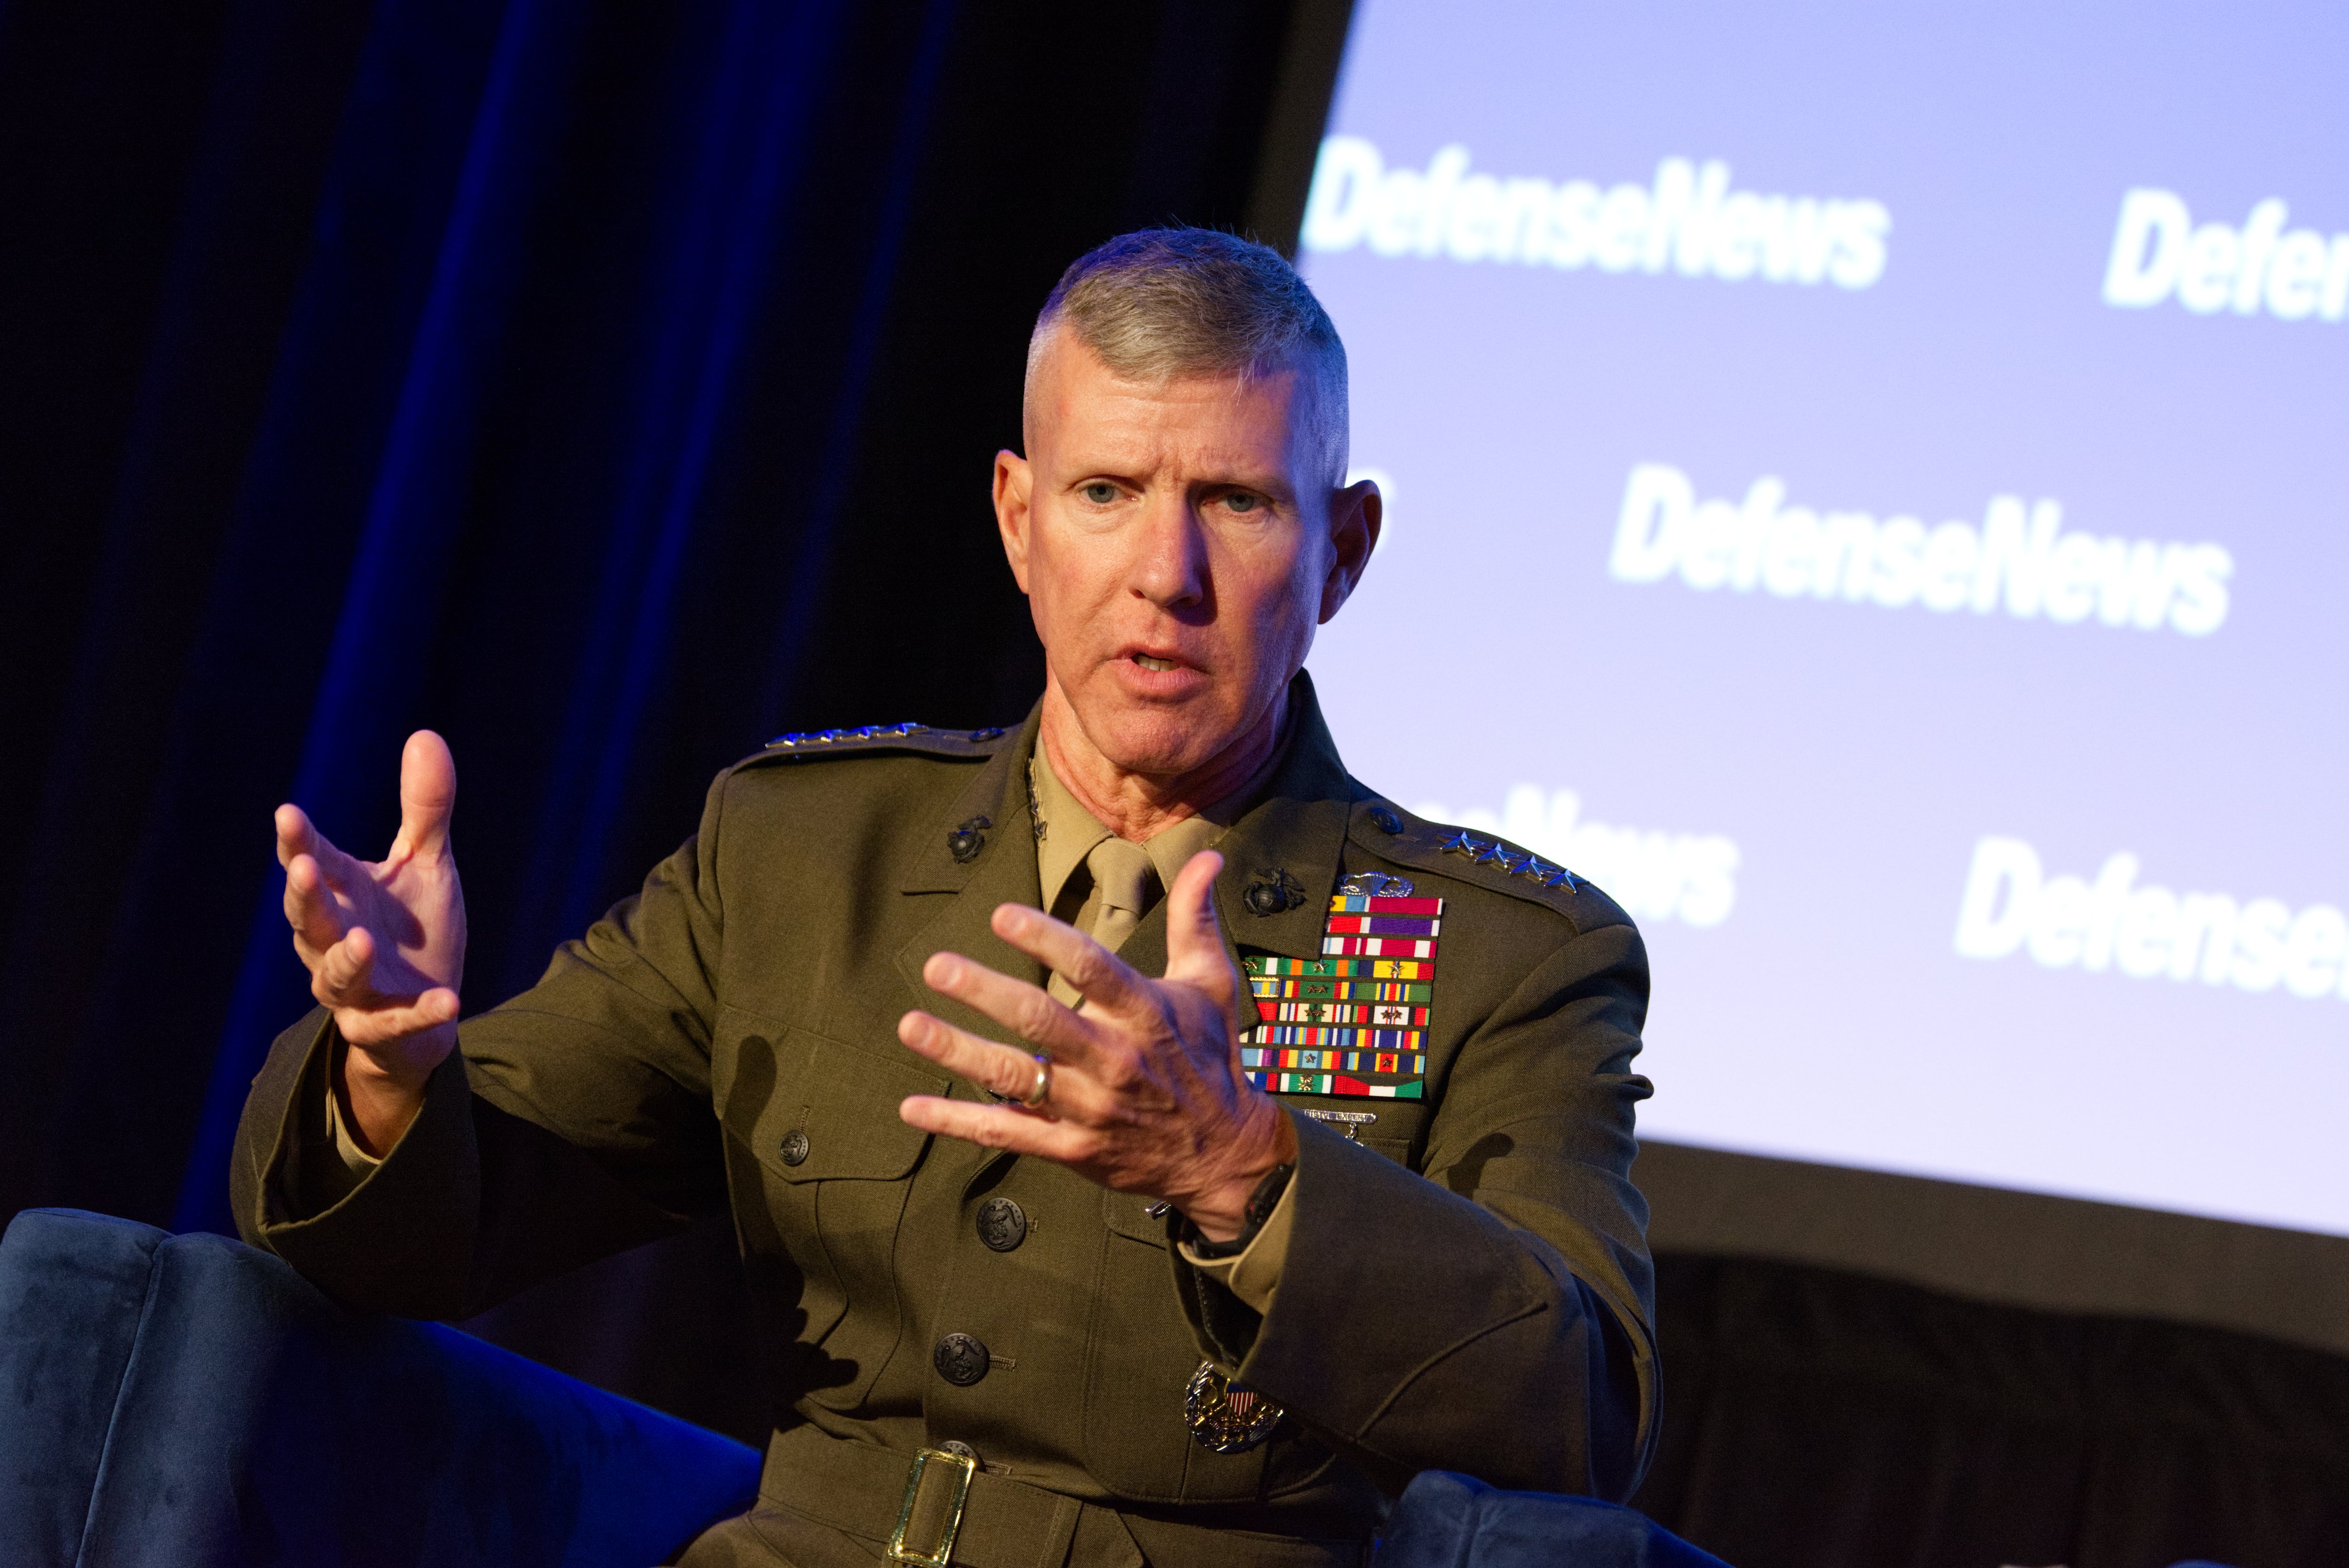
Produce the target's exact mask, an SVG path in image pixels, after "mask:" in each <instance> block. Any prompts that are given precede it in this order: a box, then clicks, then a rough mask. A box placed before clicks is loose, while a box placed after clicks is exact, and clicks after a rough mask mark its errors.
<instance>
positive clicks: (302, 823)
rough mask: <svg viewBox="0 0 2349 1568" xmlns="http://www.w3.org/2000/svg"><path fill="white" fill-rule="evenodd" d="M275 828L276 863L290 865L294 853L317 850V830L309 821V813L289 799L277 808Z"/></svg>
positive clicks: (300, 853)
mask: <svg viewBox="0 0 2349 1568" xmlns="http://www.w3.org/2000/svg"><path fill="white" fill-rule="evenodd" d="M273 820H274V824H275V826H276V829H277V863H278V864H279V865H281V866H290V865H292V864H293V863H294V857H295V856H296V855H316V853H317V852H318V830H317V828H316V826H314V825H313V824H312V823H311V821H310V813H308V812H307V811H305V810H302V808H301V807H299V806H296V805H294V804H292V803H291V802H290V801H289V802H288V803H287V804H285V805H283V806H280V807H278V808H277V813H276V816H275V817H274V819H273Z"/></svg>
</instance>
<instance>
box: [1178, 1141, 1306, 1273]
mask: <svg viewBox="0 0 2349 1568" xmlns="http://www.w3.org/2000/svg"><path fill="white" fill-rule="evenodd" d="M1296 1174H1297V1165H1296V1162H1295V1161H1290V1162H1289V1163H1288V1164H1286V1165H1276V1166H1274V1167H1273V1168H1272V1169H1271V1170H1269V1171H1266V1172H1265V1173H1264V1180H1263V1181H1258V1182H1257V1184H1256V1191H1253V1192H1250V1193H1249V1194H1248V1200H1247V1202H1246V1203H1245V1204H1243V1205H1241V1207H1240V1220H1241V1226H1240V1233H1239V1234H1238V1235H1237V1236H1234V1237H1233V1238H1232V1239H1231V1240H1230V1241H1228V1242H1211V1241H1209V1240H1207V1238H1206V1236H1205V1235H1203V1234H1201V1233H1200V1231H1199V1227H1198V1226H1196V1225H1195V1224H1193V1223H1192V1222H1190V1220H1189V1219H1188V1218H1186V1217H1185V1216H1182V1215H1179V1214H1178V1215H1177V1216H1176V1218H1177V1220H1179V1221H1180V1223H1179V1224H1178V1225H1177V1226H1176V1229H1175V1237H1174V1239H1175V1240H1176V1241H1178V1242H1180V1243H1182V1244H1183V1245H1184V1246H1185V1247H1188V1248H1189V1249H1190V1251H1191V1255H1192V1256H1193V1257H1195V1258H1199V1259H1201V1260H1203V1261H1205V1262H1207V1263H1215V1262H1216V1261H1218V1260H1220V1259H1223V1258H1236V1257H1237V1256H1239V1255H1240V1254H1241V1253H1244V1252H1246V1251H1247V1248H1248V1243H1250V1242H1253V1241H1255V1240H1256V1239H1257V1235H1258V1234H1259V1233H1262V1232H1263V1230H1264V1227H1265V1222H1267V1221H1268V1220H1270V1219H1271V1218H1272V1212H1273V1211H1274V1210H1275V1209H1278V1207H1280V1195H1281V1194H1282V1193H1283V1192H1286V1191H1288V1179H1289V1178H1290V1177H1291V1176H1294V1175H1296Z"/></svg>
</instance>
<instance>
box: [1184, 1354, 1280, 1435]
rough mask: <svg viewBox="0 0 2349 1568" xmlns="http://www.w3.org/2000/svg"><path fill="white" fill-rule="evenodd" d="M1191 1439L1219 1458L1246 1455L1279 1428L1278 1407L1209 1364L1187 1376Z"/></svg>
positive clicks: (1186, 1403) (1186, 1413)
mask: <svg viewBox="0 0 2349 1568" xmlns="http://www.w3.org/2000/svg"><path fill="white" fill-rule="evenodd" d="M1183 1412H1184V1416H1185V1423H1186V1424H1187V1425H1188V1426H1189V1427H1190V1429H1191V1439H1192V1441H1194V1442H1195V1443H1197V1444H1198V1445H1199V1446H1200V1447H1202V1448H1205V1449H1212V1450H1213V1451H1215V1452H1216V1453H1219V1454H1239V1453H1246V1452H1247V1450H1248V1449H1252V1448H1254V1447H1256V1446H1257V1444H1258V1443H1260V1442H1262V1441H1264V1440H1265V1439H1267V1438H1268V1437H1270V1436H1272V1429H1273V1428H1274V1427H1276V1426H1278V1425H1279V1424H1280V1418H1281V1415H1282V1413H1283V1412H1282V1410H1281V1408H1280V1407H1279V1406H1278V1405H1276V1404H1274V1403H1273V1402H1272V1401H1271V1400H1269V1399H1268V1398H1265V1397H1264V1396H1263V1395H1261V1394H1259V1393H1257V1391H1256V1390H1255V1389H1253V1388H1250V1387H1247V1386H1246V1385H1244V1384H1239V1383H1235V1382H1233V1381H1232V1380H1231V1379H1230V1378H1229V1377H1226V1376H1225V1375H1224V1373H1223V1372H1222V1371H1220V1370H1219V1369H1217V1367H1216V1364H1215V1363H1214V1362H1212V1361H1202V1362H1200V1363H1199V1369H1198V1370H1197V1371H1196V1372H1194V1373H1192V1374H1191V1386H1190V1387H1189V1388H1188V1389H1186V1390H1185V1393H1184V1396H1183Z"/></svg>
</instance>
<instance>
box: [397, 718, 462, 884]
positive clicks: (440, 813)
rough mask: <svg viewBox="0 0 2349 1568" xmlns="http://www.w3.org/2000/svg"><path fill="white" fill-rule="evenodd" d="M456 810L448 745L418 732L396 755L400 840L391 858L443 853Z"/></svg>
mask: <svg viewBox="0 0 2349 1568" xmlns="http://www.w3.org/2000/svg"><path fill="white" fill-rule="evenodd" d="M456 809H457V759H456V758H455V757H454V756H453V755H451V754H450V750H449V743H448V742H447V741H445V740H443V739H441V738H440V736H438V735H436V734H434V733H433V732H432V731H431V730H429V729H419V730H418V731H417V732H416V733H415V734H413V735H411V736H409V738H408V744H407V746H405V747H404V748H401V750H400V753H399V837H398V838H397V839H395V840H393V841H392V852H393V854H395V855H397V854H398V853H399V852H400V851H403V850H404V851H407V852H408V853H409V854H411V855H440V854H441V853H443V852H445V851H447V850H448V848H449V818H450V815H451V813H453V812H454V811H455V810H456Z"/></svg>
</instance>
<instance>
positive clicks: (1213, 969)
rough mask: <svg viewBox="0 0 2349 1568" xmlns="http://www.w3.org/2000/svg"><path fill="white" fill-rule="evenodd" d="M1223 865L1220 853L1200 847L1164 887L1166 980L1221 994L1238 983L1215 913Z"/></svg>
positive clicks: (1235, 987) (1234, 990) (1221, 928)
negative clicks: (1182, 981)
mask: <svg viewBox="0 0 2349 1568" xmlns="http://www.w3.org/2000/svg"><path fill="white" fill-rule="evenodd" d="M1223 869H1224V857H1223V856H1221V855H1219V854H1217V853H1216V851H1213V850H1202V851H1199V852H1198V853H1197V854H1195V855H1193V856H1192V857H1191V858H1190V859H1189V860H1188V861H1185V862H1184V865H1183V869H1182V870H1181V871H1179V872H1175V873H1174V886H1173V887H1171V888H1168V889H1167V890H1166V978H1168V979H1169V980H1187V981H1189V982H1190V983H1192V984H1193V985H1206V986H1210V987H1212V988H1214V989H1215V990H1216V992H1217V994H1219V995H1222V994H1226V993H1234V992H1237V989H1238V986H1239V977H1238V975H1237V972H1236V971H1235V970H1234V969H1233V968H1232V960H1231V954H1228V953H1226V952H1225V951H1224V927H1223V922H1222V921H1221V920H1220V919H1219V918H1218V917H1217V916H1216V874H1217V873H1218V872H1221V871H1222V870H1223Z"/></svg>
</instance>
